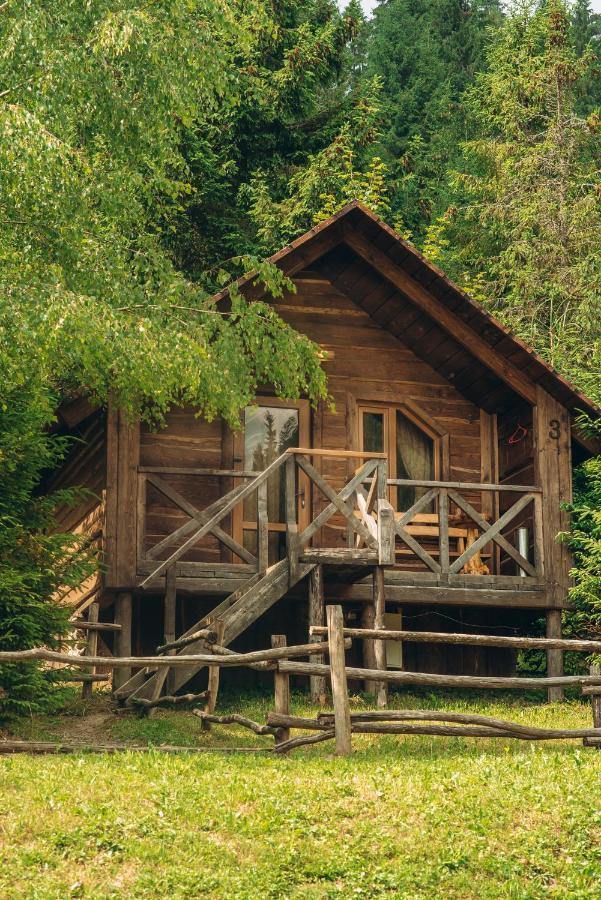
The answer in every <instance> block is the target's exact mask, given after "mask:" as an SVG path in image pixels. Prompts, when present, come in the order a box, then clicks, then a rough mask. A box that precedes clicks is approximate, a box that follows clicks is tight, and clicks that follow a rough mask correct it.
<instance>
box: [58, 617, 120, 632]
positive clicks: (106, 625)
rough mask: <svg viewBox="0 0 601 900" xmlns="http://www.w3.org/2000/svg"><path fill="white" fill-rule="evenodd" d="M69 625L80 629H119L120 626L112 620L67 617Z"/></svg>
mask: <svg viewBox="0 0 601 900" xmlns="http://www.w3.org/2000/svg"><path fill="white" fill-rule="evenodd" d="M69 625H73V627H74V628H80V629H81V630H82V631H121V626H120V625H117V624H116V623H114V622H87V621H86V620H85V619H69Z"/></svg>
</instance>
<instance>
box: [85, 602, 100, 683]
mask: <svg viewBox="0 0 601 900" xmlns="http://www.w3.org/2000/svg"><path fill="white" fill-rule="evenodd" d="M99 611H100V604H99V603H98V602H97V601H96V602H95V603H91V604H90V605H89V607H88V622H92V623H95V622H97V621H98V613H99ZM97 652H98V632H97V631H94V629H92V630H91V631H88V637H87V640H86V652H85V655H86V656H96V653H97ZM89 674H90V675H94V674H95V670H94V666H91V668H90V670H89ZM92 684H93V682H92V681H84V683H83V685H82V688H81V696H82V697H83V699H84V700H90V699H91V697H92Z"/></svg>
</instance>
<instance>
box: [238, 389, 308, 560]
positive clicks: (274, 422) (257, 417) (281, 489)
mask: <svg viewBox="0 0 601 900" xmlns="http://www.w3.org/2000/svg"><path fill="white" fill-rule="evenodd" d="M309 415H310V412H309V403H308V401H307V400H297V401H289V400H279V399H277V398H274V397H259V398H258V399H257V404H256V406H251V407H247V408H246V409H245V410H244V413H243V422H242V426H243V427H242V430H241V431H239V432H237V434H236V435H235V437H234V466H235V468H236V469H241V470H243V471H245V472H261V471H263V469H264V468H265V467H266V466H268V465H269V464H270V463H271V462H273V460H274V459H276V458H277V457H278V456H280V454H281V453H283V452H284V451H285V450H286V449H287V448H288V447H309V446H310V444H309V440H310V437H309ZM285 484H286V479H285V469H284V466H282V467H281V468H280V469H279V470H278V471H276V472H274V474H273V475H272V476H271V478H270V479H269V481H268V482H267V515H268V519H269V565H273V563H275V562H277V561H278V560H279V559H282V558H283V557H284V556H285V555H286V525H285V518H286V517H285ZM296 500H297V516H298V524H299V530H302V529H303V528H304V527H306V526H307V525H308V524H309V521H310V518H309V516H310V505H311V503H310V485H309V481H308V478H307V477H306V475H305V474H304V473H301V474H300V475H299V474H298V473H297V485H296ZM233 527H234V537H235V539H236V540H237V541H239V542H240V543H241V544H242V545H243V546H244V547H246V548H247V549H248V550H250V552H251V553H255V554H256V552H257V530H256V529H257V497H256V493H254V494H252V495H251V496H250V497H249V498H248V499H247V500H246V501H244V503H241V504H239V505H238V506H237V507H236V508H235V511H234V523H233Z"/></svg>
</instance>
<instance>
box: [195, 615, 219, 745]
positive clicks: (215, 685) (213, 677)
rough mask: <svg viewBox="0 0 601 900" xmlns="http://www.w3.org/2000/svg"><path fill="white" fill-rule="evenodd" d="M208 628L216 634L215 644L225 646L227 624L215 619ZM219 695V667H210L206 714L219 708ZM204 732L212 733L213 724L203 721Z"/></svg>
mask: <svg viewBox="0 0 601 900" xmlns="http://www.w3.org/2000/svg"><path fill="white" fill-rule="evenodd" d="M208 627H209V628H210V629H211V630H212V631H214V632H215V643H216V644H218V645H219V646H222V645H223V632H224V631H225V622H222V621H221V620H220V619H215V621H214V622H210V623H209V624H208ZM218 693H219V666H209V678H208V683H207V702H206V703H205V712H207V713H211V714H212V713H214V712H215V707H216V706H217V694H218ZM200 727H201V729H202V731H210V730H211V723H210V722H206V721H205V720H204V719H201V726H200Z"/></svg>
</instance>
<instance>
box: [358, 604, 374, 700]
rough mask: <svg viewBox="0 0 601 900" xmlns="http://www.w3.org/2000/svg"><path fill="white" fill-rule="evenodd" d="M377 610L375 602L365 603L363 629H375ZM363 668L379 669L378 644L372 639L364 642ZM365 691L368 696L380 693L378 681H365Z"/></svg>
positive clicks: (362, 611) (362, 618)
mask: <svg viewBox="0 0 601 900" xmlns="http://www.w3.org/2000/svg"><path fill="white" fill-rule="evenodd" d="M375 618H376V614H375V609H374V603H373V600H372V601H371V602H368V603H365V604H364V605H363V609H362V610H361V628H375V627H376V626H375ZM363 666H364V667H365V668H366V669H377V668H378V666H377V663H376V642H375V641H374V640H373V639H371V638H365V639H364V641H363ZM363 689H364V690H365V692H366V693H368V694H374V695H376V694H377V692H378V682H377V681H365V682H364V683H363Z"/></svg>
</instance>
